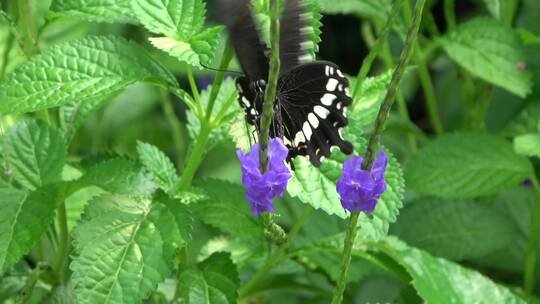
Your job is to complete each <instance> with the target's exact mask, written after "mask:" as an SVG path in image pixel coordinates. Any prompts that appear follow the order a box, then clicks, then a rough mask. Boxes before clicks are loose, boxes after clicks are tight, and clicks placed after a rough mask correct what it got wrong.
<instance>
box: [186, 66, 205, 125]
mask: <svg viewBox="0 0 540 304" xmlns="http://www.w3.org/2000/svg"><path fill="white" fill-rule="evenodd" d="M187 78H188V82H189V87H190V88H191V94H192V95H193V99H194V100H195V107H196V110H197V111H196V113H195V114H196V115H197V117H198V118H199V119H201V118H202V117H203V115H204V110H203V108H202V102H201V96H200V95H199V89H198V88H197V84H196V83H195V78H194V77H193V70H192V69H191V67H188V68H187Z"/></svg>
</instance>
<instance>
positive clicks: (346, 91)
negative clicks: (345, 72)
mask: <svg viewBox="0 0 540 304" xmlns="http://www.w3.org/2000/svg"><path fill="white" fill-rule="evenodd" d="M345 95H347V96H348V97H351V94H349V87H346V88H345Z"/></svg>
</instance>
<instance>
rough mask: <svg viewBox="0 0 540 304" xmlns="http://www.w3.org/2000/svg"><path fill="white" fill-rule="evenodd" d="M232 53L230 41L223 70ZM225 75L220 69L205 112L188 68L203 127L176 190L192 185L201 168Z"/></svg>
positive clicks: (221, 65)
mask: <svg viewBox="0 0 540 304" xmlns="http://www.w3.org/2000/svg"><path fill="white" fill-rule="evenodd" d="M232 55H233V54H232V48H231V46H230V45H229V43H227V45H226V46H225V49H224V50H223V55H222V56H221V63H220V65H219V66H220V69H221V70H225V69H227V67H228V66H229V63H230V62H231V59H232ZM224 75H225V72H224V71H220V72H218V74H217V75H216V79H215V80H214V83H213V84H212V91H210V97H209V99H208V106H207V107H206V113H204V112H203V109H202V102H201V97H200V95H199V90H198V89H197V85H196V84H195V78H194V77H193V71H192V70H191V68H188V73H187V76H188V81H189V85H190V86H191V91H192V93H193V99H195V104H196V108H197V111H198V112H199V113H196V114H197V117H198V118H199V122H200V124H201V128H200V130H199V136H198V137H197V140H196V143H195V147H194V148H193V150H192V151H191V154H190V155H189V159H188V160H187V161H186V167H185V168H184V172H183V173H182V178H181V179H180V182H179V183H178V185H177V187H176V191H184V190H186V189H187V188H188V187H189V186H190V185H191V181H192V180H193V177H194V176H195V173H196V172H197V169H199V165H200V164H201V160H202V157H203V154H204V148H205V146H206V143H207V142H208V138H209V137H210V133H211V132H212V124H211V122H210V117H211V112H212V111H213V107H214V103H215V100H216V98H217V94H218V93H219V90H220V88H221V84H222V83H223V77H224Z"/></svg>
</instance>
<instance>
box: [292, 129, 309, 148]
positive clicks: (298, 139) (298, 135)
mask: <svg viewBox="0 0 540 304" xmlns="http://www.w3.org/2000/svg"><path fill="white" fill-rule="evenodd" d="M304 141H306V138H305V137H304V133H302V131H298V132H297V133H296V135H295V136H294V145H295V146H298V145H299V144H300V143H301V142H304Z"/></svg>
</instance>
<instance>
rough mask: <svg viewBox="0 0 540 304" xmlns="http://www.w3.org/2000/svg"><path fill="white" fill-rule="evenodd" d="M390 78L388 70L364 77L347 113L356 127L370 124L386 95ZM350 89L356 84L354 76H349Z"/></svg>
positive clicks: (390, 73) (390, 72) (390, 74)
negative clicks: (350, 109) (352, 117)
mask: <svg viewBox="0 0 540 304" xmlns="http://www.w3.org/2000/svg"><path fill="white" fill-rule="evenodd" d="M391 79H392V71H391V70H389V71H387V72H385V73H382V74H380V75H378V76H375V77H366V79H364V81H362V84H361V85H360V89H359V91H358V92H359V93H358V94H357V95H356V96H354V98H353V107H354V108H353V110H352V111H350V113H349V115H350V116H354V119H355V123H356V124H359V126H358V127H364V126H367V125H370V124H372V123H373V122H374V121H375V118H377V113H378V112H379V108H380V106H381V103H382V101H383V99H384V96H385V95H386V90H387V87H388V85H389V84H390V80H391ZM349 80H350V87H351V89H352V88H354V87H355V86H356V78H355V77H349Z"/></svg>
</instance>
